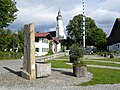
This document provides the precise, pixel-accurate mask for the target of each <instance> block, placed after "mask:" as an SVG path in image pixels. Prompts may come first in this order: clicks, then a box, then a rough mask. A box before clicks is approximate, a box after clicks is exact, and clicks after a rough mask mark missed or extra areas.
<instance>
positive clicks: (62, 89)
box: [0, 60, 120, 90]
mask: <svg viewBox="0 0 120 90" xmlns="http://www.w3.org/2000/svg"><path fill="white" fill-rule="evenodd" d="M21 67H22V60H12V61H10V60H9V61H0V90H119V88H120V84H114V85H95V86H87V87H84V86H75V84H80V83H82V82H86V81H89V80H90V79H91V78H92V77H93V75H92V74H91V73H89V72H88V74H87V77H82V78H77V77H74V76H73V74H72V69H52V75H51V76H49V77H47V78H37V79H36V80H32V81H29V80H26V79H24V78H22V77H21V75H20V71H21V69H20V68H21Z"/></svg>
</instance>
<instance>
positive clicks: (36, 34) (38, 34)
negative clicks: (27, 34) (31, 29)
mask: <svg viewBox="0 0 120 90" xmlns="http://www.w3.org/2000/svg"><path fill="white" fill-rule="evenodd" d="M49 34H50V33H47V32H44V33H43V32H42V33H41V32H40V33H35V37H46V36H47V35H49Z"/></svg>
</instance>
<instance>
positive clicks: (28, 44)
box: [22, 24, 36, 80]
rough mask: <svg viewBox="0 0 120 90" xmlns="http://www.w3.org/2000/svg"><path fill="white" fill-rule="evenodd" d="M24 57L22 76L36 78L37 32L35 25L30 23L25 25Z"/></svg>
mask: <svg viewBox="0 0 120 90" xmlns="http://www.w3.org/2000/svg"><path fill="white" fill-rule="evenodd" d="M24 29H25V35H24V59H23V70H22V77H23V78H26V79H28V80H34V79H36V70H35V44H34V42H35V33H34V25H33V24H28V25H25V26H24Z"/></svg>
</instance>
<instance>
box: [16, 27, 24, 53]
mask: <svg viewBox="0 0 120 90" xmlns="http://www.w3.org/2000/svg"><path fill="white" fill-rule="evenodd" d="M24 32H25V30H24V29H23V28H21V30H19V31H18V38H19V41H20V42H19V47H18V49H19V52H24Z"/></svg>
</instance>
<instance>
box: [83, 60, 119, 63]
mask: <svg viewBox="0 0 120 90" xmlns="http://www.w3.org/2000/svg"><path fill="white" fill-rule="evenodd" d="M85 61H94V62H106V63H114V64H120V62H114V61H106V60H105V61H103V60H85Z"/></svg>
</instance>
